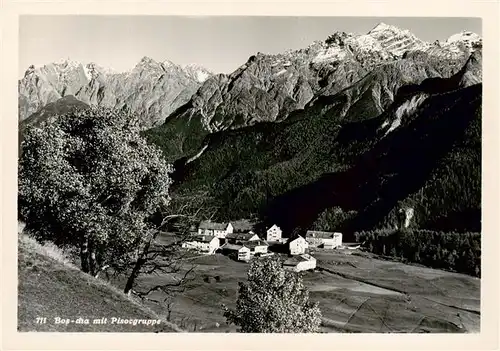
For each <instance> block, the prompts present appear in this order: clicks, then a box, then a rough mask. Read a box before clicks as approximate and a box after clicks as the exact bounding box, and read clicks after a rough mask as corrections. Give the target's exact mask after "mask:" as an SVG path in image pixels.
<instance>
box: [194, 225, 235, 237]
mask: <svg viewBox="0 0 500 351" xmlns="http://www.w3.org/2000/svg"><path fill="white" fill-rule="evenodd" d="M232 232H233V226H232V224H231V223H216V222H212V221H203V222H201V223H200V225H199V226H198V234H200V235H202V234H205V235H213V236H215V237H217V238H219V239H224V238H225V237H226V235H227V234H229V233H232Z"/></svg>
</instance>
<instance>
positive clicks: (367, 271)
mask: <svg viewBox="0 0 500 351" xmlns="http://www.w3.org/2000/svg"><path fill="white" fill-rule="evenodd" d="M352 253H353V252H352V251H351V250H346V251H340V250H338V251H329V252H328V251H323V250H317V251H316V252H315V253H314V256H315V257H316V258H317V260H318V267H317V268H318V269H317V270H316V271H315V272H307V273H303V278H304V281H305V283H306V285H307V287H308V288H309V290H310V297H311V299H312V300H314V301H318V302H319V304H320V308H321V311H322V314H323V324H322V329H323V331H325V332H403V333H408V332H415V333H416V332H433V333H443V332H457V333H460V332H479V323H480V279H477V278H474V277H470V276H467V275H463V274H456V273H451V272H446V271H441V270H435V269H430V268H425V267H419V266H412V265H406V264H402V263H399V262H393V261H384V260H380V259H376V258H374V257H370V256H368V255H358V254H356V253H354V254H352ZM190 262H191V263H193V264H195V265H196V275H195V277H194V280H192V281H191V282H190V283H189V286H188V289H187V290H186V291H185V292H183V293H178V294H176V295H175V296H174V298H173V303H172V305H171V321H172V322H173V323H175V324H177V325H179V326H180V327H181V328H184V329H186V330H188V331H197V332H232V331H235V327H234V326H231V325H227V324H226V322H225V319H224V317H223V315H222V309H221V306H222V304H225V305H227V306H229V307H233V306H234V304H235V302H236V299H237V291H238V282H239V281H245V280H246V272H247V269H248V264H245V263H240V262H236V261H233V260H231V259H229V258H227V257H224V256H222V255H211V256H202V257H195V258H193V259H191V260H190ZM158 279H164V278H161V277H160V278H147V280H143V281H142V284H145V285H150V284H152V283H154V282H155V280H156V281H157V280H158ZM153 297H154V298H157V299H158V298H160V297H161V296H160V294H158V295H157V296H153ZM149 307H151V308H152V309H155V310H156V311H157V312H158V313H161V314H164V313H165V309H164V307H163V306H160V305H158V304H156V303H151V304H150V306H149Z"/></svg>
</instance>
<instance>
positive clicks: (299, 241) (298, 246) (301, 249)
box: [288, 235, 309, 255]
mask: <svg viewBox="0 0 500 351" xmlns="http://www.w3.org/2000/svg"><path fill="white" fill-rule="evenodd" d="M308 248H309V244H308V243H307V241H306V239H304V238H303V237H302V236H300V235H299V236H298V237H296V238H294V239H290V240H289V241H288V250H289V252H290V254H291V255H302V254H304V253H306V250H307V249H308Z"/></svg>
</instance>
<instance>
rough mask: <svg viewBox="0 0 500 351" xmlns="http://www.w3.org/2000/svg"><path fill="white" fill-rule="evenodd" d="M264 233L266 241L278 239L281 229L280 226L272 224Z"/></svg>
mask: <svg viewBox="0 0 500 351" xmlns="http://www.w3.org/2000/svg"><path fill="white" fill-rule="evenodd" d="M266 234H267V235H266V240H267V241H279V240H280V239H281V234H282V231H281V228H280V227H278V226H277V225H276V224H273V226H272V227H271V228H269V229H268V230H267V232H266Z"/></svg>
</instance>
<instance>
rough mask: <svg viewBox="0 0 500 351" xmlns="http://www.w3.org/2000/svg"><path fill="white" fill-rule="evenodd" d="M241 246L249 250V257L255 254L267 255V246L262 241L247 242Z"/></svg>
mask: <svg viewBox="0 0 500 351" xmlns="http://www.w3.org/2000/svg"><path fill="white" fill-rule="evenodd" d="M243 246H245V247H248V248H249V249H250V256H255V255H256V254H259V255H262V254H266V253H267V248H268V247H269V245H268V244H267V243H266V242H265V241H262V240H253V241H248V242H246V243H244V244H243Z"/></svg>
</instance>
